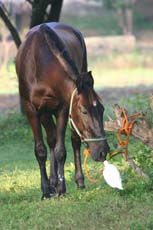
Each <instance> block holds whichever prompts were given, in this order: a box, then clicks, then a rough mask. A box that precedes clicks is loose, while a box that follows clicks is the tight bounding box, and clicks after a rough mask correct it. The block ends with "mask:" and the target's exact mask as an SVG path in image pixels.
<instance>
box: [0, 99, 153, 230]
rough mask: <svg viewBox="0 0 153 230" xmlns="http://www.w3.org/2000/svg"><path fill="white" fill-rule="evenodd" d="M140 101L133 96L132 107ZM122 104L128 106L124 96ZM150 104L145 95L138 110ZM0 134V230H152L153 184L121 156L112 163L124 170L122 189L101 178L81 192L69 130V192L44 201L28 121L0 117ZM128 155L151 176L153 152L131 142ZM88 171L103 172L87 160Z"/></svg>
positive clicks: (152, 172) (67, 179)
mask: <svg viewBox="0 0 153 230" xmlns="http://www.w3.org/2000/svg"><path fill="white" fill-rule="evenodd" d="M137 101H138V98H136V97H131V100H130V101H128V105H129V107H130V106H131V108H133V109H134V107H135V104H137ZM119 103H121V104H122V103H124V98H122V101H120V102H119ZM148 106H149V103H146V100H145V99H144V98H143V96H139V107H141V108H144V107H145V108H146V109H147V108H148V109H147V111H149V107H148ZM109 109H110V108H108V110H109ZM106 110H107V108H106ZM0 130H1V132H0V143H1V145H0V156H1V157H0V184H1V186H0V207H1V208H0V229H1V230H12V229H14V230H18V229H22V230H23V229H24V230H31V229H36V230H38V229H40V230H41V229H46V230H47V229H51V230H57V229H58V230H59V229H60V230H85V229H88V230H101V229H104V230H105V229H106V230H107V229H116V228H117V229H122V230H123V229H130V230H141V229H142V230H144V229H145V230H151V229H153V219H152V215H153V209H152V199H153V193H152V189H153V183H152V180H150V181H145V180H144V179H142V178H140V177H138V176H137V175H136V173H135V172H133V171H132V170H131V169H130V167H129V166H128V164H127V163H126V162H125V161H124V160H123V159H122V158H121V157H120V156H118V157H116V158H115V159H114V160H112V162H113V163H114V164H116V166H117V167H118V168H119V169H120V172H121V175H122V179H123V187H124V190H123V191H117V190H114V189H112V188H110V187H109V186H108V185H106V183H105V182H104V180H103V179H101V180H100V181H99V182H98V183H97V184H92V183H89V182H88V181H87V180H86V189H85V190H83V191H81V190H77V188H76V185H75V183H74V179H73V178H74V163H73V154H72V149H71V144H70V132H69V128H68V130H67V136H66V146H67V152H68V158H67V161H66V165H65V175H66V182H67V194H66V196H65V197H62V198H58V197H54V198H52V199H51V200H45V201H40V196H41V192H40V188H39V184H40V176H39V169H38V165H37V162H36V161H35V158H34V153H33V140H32V134H31V130H30V128H29V126H28V125H27V122H26V119H25V118H23V117H22V116H21V115H20V114H18V113H16V112H14V113H12V114H9V115H7V116H5V117H4V116H3V114H2V113H0ZM107 135H108V140H109V143H113V142H114V141H115V136H114V134H111V133H107ZM111 147H112V144H111ZM129 152H130V155H131V156H133V158H134V159H135V161H136V162H137V164H138V165H139V166H140V167H141V168H142V169H143V170H144V171H145V172H146V173H147V174H148V175H149V176H150V178H152V176H153V171H152V164H153V158H152V154H153V151H152V150H150V149H149V148H148V147H147V146H145V145H143V144H142V143H140V142H138V141H136V140H133V139H132V138H131V141H130V146H129ZM47 168H48V169H49V162H47ZM89 168H90V172H91V175H92V176H93V175H94V176H95V174H93V173H92V172H93V170H94V171H96V172H97V176H99V175H100V174H101V173H100V171H101V169H102V166H101V165H100V164H97V163H95V162H93V161H92V160H89Z"/></svg>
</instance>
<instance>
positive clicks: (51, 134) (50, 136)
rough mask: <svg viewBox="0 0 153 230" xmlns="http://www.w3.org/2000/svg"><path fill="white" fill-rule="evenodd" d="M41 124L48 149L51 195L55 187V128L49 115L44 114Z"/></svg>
mask: <svg viewBox="0 0 153 230" xmlns="http://www.w3.org/2000/svg"><path fill="white" fill-rule="evenodd" d="M41 123H42V124H43V126H44V128H45V130H46V135H47V143H48V146H49V148H50V154H51V156H50V188H51V191H52V194H54V193H55V192H56V187H57V161H56V159H55V151H54V149H55V144H56V126H55V124H54V121H53V119H52V115H51V114H49V113H45V114H44V115H43V116H42V117H41Z"/></svg>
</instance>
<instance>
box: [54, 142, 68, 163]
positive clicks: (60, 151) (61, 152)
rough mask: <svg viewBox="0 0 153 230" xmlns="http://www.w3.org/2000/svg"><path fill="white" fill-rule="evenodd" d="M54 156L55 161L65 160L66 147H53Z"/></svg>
mask: <svg viewBox="0 0 153 230" xmlns="http://www.w3.org/2000/svg"><path fill="white" fill-rule="evenodd" d="M55 157H56V160H57V162H59V161H63V160H64V161H65V159H66V149H65V147H64V146H56V147H55Z"/></svg>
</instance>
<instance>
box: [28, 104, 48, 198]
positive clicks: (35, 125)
mask: <svg viewBox="0 0 153 230" xmlns="http://www.w3.org/2000/svg"><path fill="white" fill-rule="evenodd" d="M24 104H25V111H26V114H27V118H28V120H29V123H30V125H31V128H32V131H33V136H34V141H35V156H36V159H37V161H38V164H39V168H40V174H41V189H42V193H43V195H42V199H43V198H44V197H46V198H49V197H50V186H49V180H48V177H47V172H46V159H47V150H46V147H45V145H44V142H43V136H42V129H41V123H40V118H39V117H38V116H37V115H36V112H35V110H34V108H33V107H32V105H31V104H30V103H25V102H24Z"/></svg>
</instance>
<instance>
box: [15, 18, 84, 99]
mask: <svg viewBox="0 0 153 230" xmlns="http://www.w3.org/2000/svg"><path fill="white" fill-rule="evenodd" d="M49 30H50V31H49ZM47 31H49V34H48V35H49V36H48V35H47V36H48V37H49V40H48V39H46V37H45V35H46V34H47ZM54 34H55V36H53V37H52V35H54ZM57 43H60V45H59V44H57ZM61 44H62V45H61ZM56 45H57V47H58V45H59V47H60V49H62V50H59V53H57V56H60V60H61V59H63V61H64V62H65V63H66V62H68V61H69V60H72V62H70V63H68V66H70V65H71V64H72V65H73V64H74V66H75V67H76V69H77V71H78V73H81V72H82V66H83V63H84V62H85V63H86V50H85V44H84V40H83V37H82V35H81V33H80V32H79V31H78V30H75V29H74V28H73V27H71V26H68V25H65V24H62V23H45V24H41V25H38V26H36V27H33V28H32V29H31V30H30V31H29V33H28V34H27V37H26V40H25V41H24V42H23V43H22V45H21V46H20V48H19V51H18V54H17V57H16V70H17V75H18V78H19V90H20V94H21V96H23V97H26V98H29V95H30V94H31V92H33V89H36V88H37V87H39V88H40V85H41V87H42V85H43V87H50V88H52V89H53V87H54V86H53V85H54V82H55V81H56V82H59V84H56V85H61V84H62V82H63V78H64V77H66V74H65V70H64V68H63V66H62V61H61V63H60V60H59V59H58V58H59V57H55V56H56V53H54V52H53V50H52V48H53V49H54V47H51V46H56ZM61 47H62V48H61ZM65 51H66V53H67V54H68V56H69V59H68V60H64V58H65V57H63V53H64V52H65ZM64 65H65V64H64ZM66 65H67V63H66ZM85 68H86V67H85ZM85 68H84V69H85ZM67 70H68V71H69V68H68V69H67ZM72 70H73V69H72ZM68 71H67V75H70V74H69V73H68ZM84 71H85V70H84ZM60 82H61V84H60ZM56 90H57V89H56ZM28 100H29V99H28Z"/></svg>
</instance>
